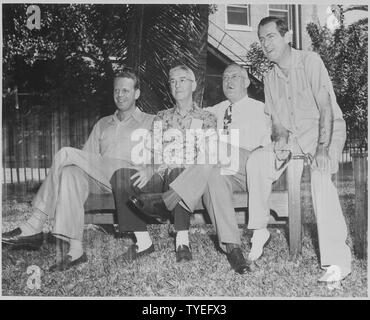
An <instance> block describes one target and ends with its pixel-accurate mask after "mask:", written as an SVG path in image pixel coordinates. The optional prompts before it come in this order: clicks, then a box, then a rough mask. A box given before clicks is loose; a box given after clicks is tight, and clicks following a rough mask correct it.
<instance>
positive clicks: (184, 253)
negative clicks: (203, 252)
mask: <svg viewBox="0 0 370 320" xmlns="http://www.w3.org/2000/svg"><path fill="white" fill-rule="evenodd" d="M186 247H187V248H188V249H187V250H186V249H185V250H183V249H180V250H181V251H176V262H182V261H185V262H186V261H190V260H192V259H193V255H192V253H191V250H190V248H189V247H188V246H186Z"/></svg>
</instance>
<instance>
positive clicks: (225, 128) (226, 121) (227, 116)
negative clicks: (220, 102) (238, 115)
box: [224, 104, 233, 134]
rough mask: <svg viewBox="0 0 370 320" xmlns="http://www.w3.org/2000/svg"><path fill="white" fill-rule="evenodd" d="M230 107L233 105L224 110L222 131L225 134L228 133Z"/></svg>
mask: <svg viewBox="0 0 370 320" xmlns="http://www.w3.org/2000/svg"><path fill="white" fill-rule="evenodd" d="M232 107H233V104H230V105H229V106H228V107H227V108H226V110H225V115H224V131H225V133H226V134H229V133H230V126H231V112H232Z"/></svg>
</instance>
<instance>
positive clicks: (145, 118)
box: [83, 108, 154, 161]
mask: <svg viewBox="0 0 370 320" xmlns="http://www.w3.org/2000/svg"><path fill="white" fill-rule="evenodd" d="M153 119H154V115H151V114H147V113H144V112H142V111H140V110H139V109H138V108H136V109H135V111H134V112H133V113H132V115H131V116H130V117H128V118H127V119H124V120H122V121H120V120H119V119H118V118H117V111H116V112H115V113H114V114H113V115H110V116H107V117H104V118H101V119H100V120H99V121H98V122H97V123H96V124H95V126H94V128H93V130H92V131H91V133H90V136H89V138H88V140H87V141H86V143H85V145H84V147H83V150H84V151H86V152H91V153H96V154H100V155H101V156H102V157H108V158H113V159H120V160H126V161H131V160H132V159H131V151H132V148H134V147H135V146H136V145H137V144H138V142H137V141H135V139H132V134H133V133H134V132H135V130H137V129H147V130H149V129H150V128H151V126H152V122H153Z"/></svg>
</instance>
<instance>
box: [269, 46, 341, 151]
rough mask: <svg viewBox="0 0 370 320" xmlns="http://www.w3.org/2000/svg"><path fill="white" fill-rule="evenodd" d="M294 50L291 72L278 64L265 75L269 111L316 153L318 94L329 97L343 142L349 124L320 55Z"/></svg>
mask: <svg viewBox="0 0 370 320" xmlns="http://www.w3.org/2000/svg"><path fill="white" fill-rule="evenodd" d="M291 50H292V55H291V64H290V67H289V70H288V73H287V74H288V75H287V76H286V75H284V73H283V72H282V70H281V69H280V68H279V67H278V66H277V65H275V66H274V67H273V69H272V70H271V71H270V72H269V73H268V74H267V75H266V77H265V81H264V85H265V100H266V102H265V103H266V112H267V114H269V115H273V116H274V117H275V118H276V119H278V120H279V121H280V123H281V124H282V125H283V126H284V127H285V128H286V129H287V130H288V131H289V132H290V136H291V137H295V138H297V141H298V144H299V146H300V147H301V149H302V151H303V152H304V153H311V154H312V155H313V154H315V150H316V146H317V142H318V138H319V119H320V111H319V108H318V106H317V103H316V101H317V99H316V97H318V96H322V95H323V94H328V95H329V96H330V101H331V107H332V110H333V117H334V124H333V132H335V133H336V138H337V139H338V140H341V141H342V142H340V144H342V143H344V141H345V137H346V125H345V122H344V120H343V115H342V111H341V110H340V108H339V106H338V103H337V101H336V97H335V93H334V89H333V85H332V83H331V81H330V78H329V74H328V71H327V70H326V68H325V65H324V63H323V62H322V60H321V58H320V56H319V55H318V54H317V53H315V52H309V51H299V50H295V49H293V48H292V49H291ZM338 142H339V141H338Z"/></svg>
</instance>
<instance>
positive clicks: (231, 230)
mask: <svg viewBox="0 0 370 320" xmlns="http://www.w3.org/2000/svg"><path fill="white" fill-rule="evenodd" d="M222 84H223V91H224V94H225V96H226V97H227V100H225V101H223V102H221V103H219V104H217V105H215V106H213V107H209V108H206V110H207V111H210V112H212V113H213V114H214V115H215V116H216V118H217V129H218V132H219V138H221V136H223V139H220V140H223V141H225V140H226V141H227V143H226V144H223V145H222V142H220V146H219V147H221V148H222V147H225V146H227V148H228V149H229V150H230V149H231V153H229V154H231V156H230V164H229V165H228V166H227V167H226V166H221V167H220V168H215V170H213V171H212V173H211V174H208V175H203V176H202V177H201V179H205V178H206V179H207V188H206V192H205V193H204V194H203V202H204V205H205V207H206V209H207V211H208V214H209V216H210V218H211V220H212V223H213V225H214V227H215V229H216V232H217V235H218V240H219V244H220V248H221V249H222V250H223V251H225V252H226V255H227V259H228V261H229V263H230V265H231V267H232V269H234V270H235V271H236V272H237V273H241V274H242V273H245V272H247V271H248V270H249V266H248V264H247V262H246V259H245V258H244V256H243V252H242V249H241V240H240V239H241V237H240V231H239V227H238V223H237V220H236V215H235V211H234V206H233V192H235V191H246V190H247V182H246V162H247V159H248V157H249V155H250V153H251V152H252V151H253V150H255V149H256V148H258V147H260V146H265V145H267V144H269V143H270V141H271V140H270V136H271V130H270V122H269V119H268V117H267V116H266V115H265V113H264V104H263V103H262V102H259V101H257V100H254V99H251V98H249V97H248V93H247V89H248V86H249V84H250V80H249V77H248V73H247V71H246V70H245V69H244V68H243V67H241V66H239V65H237V64H231V65H229V66H228V67H227V68H226V69H225V71H224V73H223V78H222ZM235 133H237V134H238V139H232V138H233V136H235ZM225 138H226V139H225ZM195 179H197V177H194V175H192V174H191V172H190V171H189V170H185V171H183V172H182V173H181V174H180V175H179V176H178V177H177V178H176V179H175V180H174V181H173V182H172V183H171V184H170V189H169V190H168V191H167V192H165V193H163V194H162V199H163V202H164V204H163V206H162V208H163V207H164V205H165V207H166V208H167V209H168V210H172V209H173V208H174V207H175V206H176V205H177V204H178V203H179V202H180V201H181V202H180V203H181V204H185V205H186V206H187V208H188V209H189V210H188V211H189V212H192V211H193V210H194V208H195V206H196V205H197V203H198V199H196V198H195V197H194V196H193V195H194V193H195V190H196V189H197V188H198V184H194V180H195ZM194 200H195V201H194ZM245 201H246V204H245V206H247V199H246V200H245ZM144 202H145V200H144ZM147 202H149V200H147ZM145 206H146V207H148V208H149V207H152V208H153V209H155V208H154V207H155V205H154V206H153V205H152V206H150V204H149V203H148V204H147V205H145ZM157 207H158V208H159V207H160V206H157ZM162 212H163V210H162ZM144 213H146V214H147V215H149V216H151V217H163V215H162V214H161V210H156V212H155V213H154V214H153V213H149V212H144ZM256 245H257V246H256ZM259 245H261V244H260V243H253V241H252V249H251V252H252V253H253V252H254V251H259V248H258V246H259ZM262 245H263V244H262Z"/></svg>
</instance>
